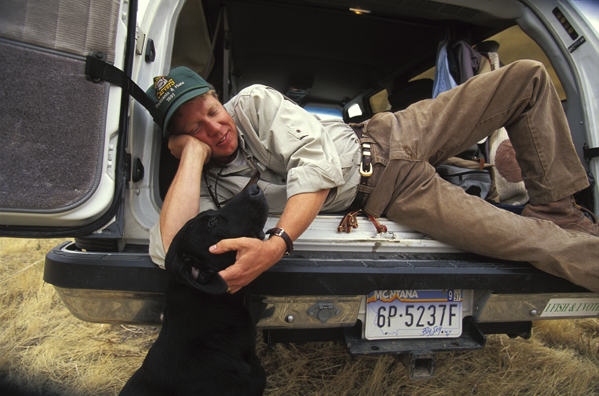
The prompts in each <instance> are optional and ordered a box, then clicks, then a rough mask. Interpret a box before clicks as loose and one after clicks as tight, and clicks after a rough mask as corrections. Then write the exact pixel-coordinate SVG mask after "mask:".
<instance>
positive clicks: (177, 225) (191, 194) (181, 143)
mask: <svg viewBox="0 0 599 396" xmlns="http://www.w3.org/2000/svg"><path fill="white" fill-rule="evenodd" d="M168 147H169V149H170V150H171V153H172V154H173V155H174V156H175V157H176V158H179V159H180V160H181V162H180V163H179V168H178V169H177V173H176V175H175V177H174V179H173V182H172V183H171V186H170V187H169V189H168V193H167V194H166V197H165V198H164V203H163V205H162V211H161V212H160V232H161V235H162V245H163V246H164V251H165V252H167V251H168V248H169V246H170V245H171V242H172V241H173V238H174V237H175V235H176V234H177V232H178V231H179V230H180V229H181V227H183V226H184V225H185V223H187V221H189V220H190V219H192V218H193V217H195V216H196V215H197V214H198V213H200V184H201V181H202V169H203V167H204V164H205V163H207V162H208V161H209V160H210V154H211V150H210V147H208V145H206V144H205V143H203V142H201V141H200V140H198V139H195V138H193V137H191V136H188V135H180V136H173V137H171V138H170V140H169V143H168Z"/></svg>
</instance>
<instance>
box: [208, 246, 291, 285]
mask: <svg viewBox="0 0 599 396" xmlns="http://www.w3.org/2000/svg"><path fill="white" fill-rule="evenodd" d="M285 249H286V245H285V241H283V239H281V238H272V239H269V240H267V241H261V240H259V239H255V238H236V239H223V240H222V241H220V242H219V243H217V244H216V245H214V246H211V247H210V252H211V253H213V254H222V253H225V252H229V251H232V250H237V257H236V261H235V264H233V265H232V266H230V267H229V268H227V269H225V270H223V271H221V272H220V275H221V276H222V278H223V280H224V281H225V282H226V283H227V285H229V287H230V288H231V293H235V292H237V291H239V290H240V289H241V288H242V287H244V286H247V285H248V284H249V283H250V282H252V281H253V280H254V279H256V278H257V277H258V276H259V275H260V274H261V273H263V272H264V271H266V270H267V269H269V268H270V267H272V266H273V265H275V264H276V263H277V262H278V261H279V260H280V259H281V257H283V254H284V253H285Z"/></svg>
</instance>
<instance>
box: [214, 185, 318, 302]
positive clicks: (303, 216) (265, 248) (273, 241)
mask: <svg viewBox="0 0 599 396" xmlns="http://www.w3.org/2000/svg"><path fill="white" fill-rule="evenodd" d="M328 194H329V190H321V191H317V192H314V193H303V194H297V195H294V196H293V197H291V198H289V200H288V201H287V205H285V210H284V211H283V214H282V215H281V219H280V220H279V222H278V223H277V227H279V228H283V229H284V230H285V232H287V235H289V237H290V238H291V240H293V241H295V240H296V239H297V238H298V237H299V236H300V235H302V233H303V232H304V231H306V229H307V228H308V226H309V225H310V224H311V223H312V221H313V220H314V218H316V215H317V214H318V212H319V211H320V208H322V205H323V203H324V201H325V200H326V198H327V195H328ZM232 250H237V259H236V261H235V264H233V265H232V266H230V267H229V268H227V269H226V270H224V271H221V272H220V275H221V276H222V277H223V279H224V281H225V282H226V283H227V284H228V285H229V287H230V288H231V292H232V293H235V292H237V291H239V289H241V288H242V287H244V286H246V285H248V284H249V283H250V282H251V281H253V280H254V279H256V278H257V277H258V275H260V274H261V273H263V272H264V271H266V270H267V269H269V268H270V267H272V266H273V265H275V264H276V263H277V262H278V261H279V260H280V259H281V257H283V255H284V254H285V251H286V250H287V245H286V244H285V240H284V239H283V238H280V237H272V238H270V239H268V240H266V241H261V240H259V239H254V238H237V239H223V240H222V241H220V242H219V243H217V244H216V245H214V246H212V247H210V252H211V253H214V254H221V253H225V252H229V251H232Z"/></svg>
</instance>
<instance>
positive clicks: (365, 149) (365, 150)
mask: <svg viewBox="0 0 599 396" xmlns="http://www.w3.org/2000/svg"><path fill="white" fill-rule="evenodd" d="M364 157H370V143H362V159H363V158H364ZM368 168H369V169H368V171H365V170H364V161H360V174H361V175H362V176H363V177H370V176H372V163H370V162H369V163H368Z"/></svg>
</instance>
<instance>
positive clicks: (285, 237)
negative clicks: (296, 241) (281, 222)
mask: <svg viewBox="0 0 599 396" xmlns="http://www.w3.org/2000/svg"><path fill="white" fill-rule="evenodd" d="M266 234H268V235H270V237H271V238H272V236H273V235H274V236H278V237H281V238H283V240H284V241H285V245H287V250H286V251H285V256H289V255H290V254H291V252H292V251H293V241H292V240H291V237H290V236H289V235H288V234H287V233H286V232H285V230H284V229H282V228H279V227H275V228H271V229H270V230H268V231H266Z"/></svg>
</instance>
